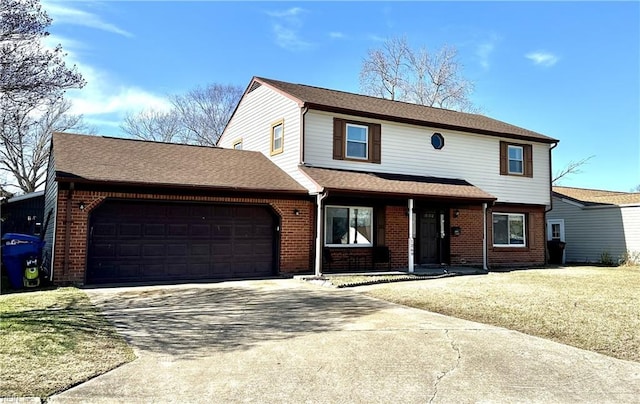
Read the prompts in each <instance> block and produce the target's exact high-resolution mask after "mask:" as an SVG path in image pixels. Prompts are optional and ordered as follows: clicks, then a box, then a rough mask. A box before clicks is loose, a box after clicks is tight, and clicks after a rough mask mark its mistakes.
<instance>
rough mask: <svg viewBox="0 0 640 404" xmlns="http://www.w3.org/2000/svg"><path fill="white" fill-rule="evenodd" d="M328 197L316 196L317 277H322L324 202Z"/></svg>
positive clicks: (320, 194) (319, 194)
mask: <svg viewBox="0 0 640 404" xmlns="http://www.w3.org/2000/svg"><path fill="white" fill-rule="evenodd" d="M326 197H327V194H326V193H320V192H319V193H318V195H316V208H317V211H316V262H315V276H317V277H320V276H322V256H323V249H322V218H323V215H322V200H323V199H324V198H326Z"/></svg>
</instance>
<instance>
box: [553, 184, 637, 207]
mask: <svg viewBox="0 0 640 404" xmlns="http://www.w3.org/2000/svg"><path fill="white" fill-rule="evenodd" d="M553 193H554V196H556V197H558V198H567V199H569V200H572V201H574V202H578V203H580V204H582V205H585V206H597V205H631V204H640V192H620V191H603V190H599V189H586V188H571V187H553Z"/></svg>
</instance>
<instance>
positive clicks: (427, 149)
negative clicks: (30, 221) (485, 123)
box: [304, 111, 550, 205]
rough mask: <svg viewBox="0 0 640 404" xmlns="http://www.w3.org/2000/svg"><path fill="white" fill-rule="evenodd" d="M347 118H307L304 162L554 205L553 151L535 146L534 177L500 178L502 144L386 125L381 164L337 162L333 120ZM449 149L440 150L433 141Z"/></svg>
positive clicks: (507, 199)
mask: <svg viewBox="0 0 640 404" xmlns="http://www.w3.org/2000/svg"><path fill="white" fill-rule="evenodd" d="M334 117H340V118H353V117H349V116H347V115H339V114H329V113H324V112H319V111H309V112H308V113H307V114H306V118H305V125H306V127H305V149H304V150H305V156H304V161H305V162H306V163H308V164H311V165H315V166H318V167H332V168H339V169H348V170H361V171H371V172H389V173H400V174H411V175H424V176H436V177H446V178H460V179H465V180H467V181H469V182H470V183H472V184H473V185H476V186H478V187H480V188H482V189H483V190H485V191H487V192H489V193H491V194H492V195H494V196H496V197H497V198H498V202H505V203H527V204H539V205H549V203H550V192H549V181H550V178H549V145H546V144H536V143H534V144H532V154H533V177H532V178H526V177H522V176H505V175H500V140H506V141H509V140H508V139H500V138H498V137H490V136H483V135H474V134H468V133H463V132H454V131H443V130H441V129H433V128H425V127H420V126H415V125H407V124H400V123H393V122H386V121H376V120H366V119H362V118H358V119H359V120H362V121H368V122H374V123H379V124H381V125H382V140H381V147H382V159H381V163H380V164H371V163H361V162H354V161H344V160H334V159H333V158H332V157H333V142H332V138H333V118H334ZM435 132H439V133H441V134H442V135H443V136H444V138H445V146H444V148H443V149H441V150H435V149H434V148H433V147H432V146H431V135H433V133H435Z"/></svg>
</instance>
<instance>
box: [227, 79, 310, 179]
mask: <svg viewBox="0 0 640 404" xmlns="http://www.w3.org/2000/svg"><path fill="white" fill-rule="evenodd" d="M281 119H283V120H284V138H283V139H284V143H283V151H282V153H280V154H276V155H274V156H271V124H272V123H274V122H276V121H279V120H281ZM239 139H242V148H243V149H244V150H254V151H259V152H261V153H262V154H264V155H265V156H267V157H269V158H270V159H271V160H272V161H273V162H274V163H276V164H277V165H278V166H279V167H280V168H282V169H283V170H284V171H286V172H287V173H288V174H290V175H291V176H292V177H294V179H295V180H296V181H298V182H299V183H300V184H302V185H303V186H304V187H307V188H310V189H315V186H314V185H313V184H312V183H311V182H310V181H309V179H308V178H307V177H306V176H305V175H304V174H302V173H301V172H300V171H299V170H298V165H299V163H300V108H299V107H298V104H297V103H296V102H294V101H293V100H291V99H290V98H288V97H285V96H284V95H282V94H280V93H278V92H275V91H273V90H271V89H269V88H268V87H266V86H260V87H258V88H256V89H255V90H253V91H251V92H250V93H248V94H246V95H245V96H244V98H243V99H242V101H241V103H240V105H239V106H238V109H237V110H236V112H235V114H234V116H233V117H232V119H231V121H229V124H228V125H227V127H226V128H225V130H224V132H223V134H222V136H221V137H220V140H219V141H218V146H220V147H224V148H227V149H230V148H233V145H234V142H235V141H236V140H239Z"/></svg>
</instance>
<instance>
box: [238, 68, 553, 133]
mask: <svg viewBox="0 0 640 404" xmlns="http://www.w3.org/2000/svg"><path fill="white" fill-rule="evenodd" d="M263 84H264V85H267V86H269V87H271V88H273V89H275V90H276V91H278V92H280V93H283V94H284V95H286V96H288V97H289V98H292V99H293V100H295V101H296V102H297V103H298V105H299V106H300V107H301V108H303V107H308V108H310V109H316V110H322V111H327V112H337V113H344V114H349V115H356V116H362V117H368V118H375V119H382V120H388V121H395V122H402V123H408V124H414V125H422V126H430V127H434V128H441V129H449V130H460V131H465V132H473V133H478V134H483V135H489V136H499V137H505V138H512V139H519V140H527V141H536V142H543V143H557V142H558V140H557V139H553V138H551V137H548V136H545V135H542V134H540V133H537V132H534V131H531V130H528V129H524V128H521V127H518V126H515V125H511V124H508V123H506V122H502V121H498V120H496V119H493V118H489V117H486V116H484V115H479V114H470V113H465V112H458V111H453V110H448V109H442V108H434V107H427V106H424V105H418V104H412V103H408V102H401V101H392V100H386V99H383V98H377V97H371V96H366V95H360V94H354V93H348V92H344V91H337V90H330V89H326V88H320V87H313V86H308V85H304V84H293V83H287V82H284V81H278V80H272V79H267V78H263V77H254V78H253V80H252V81H251V83H250V84H249V87H248V88H247V91H246V92H245V94H247V93H249V92H251V91H253V90H254V89H255V88H256V87H257V86H260V85H263Z"/></svg>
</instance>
